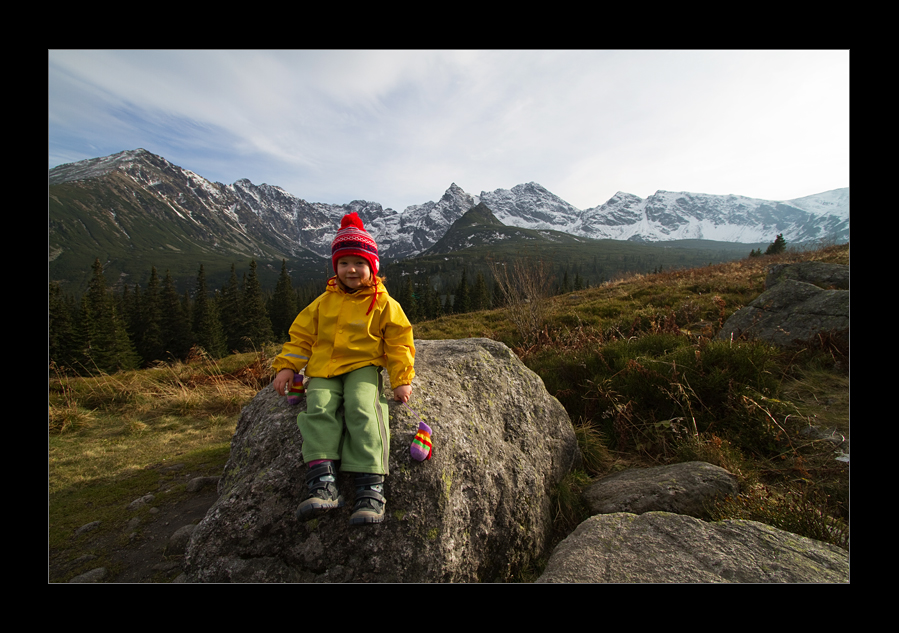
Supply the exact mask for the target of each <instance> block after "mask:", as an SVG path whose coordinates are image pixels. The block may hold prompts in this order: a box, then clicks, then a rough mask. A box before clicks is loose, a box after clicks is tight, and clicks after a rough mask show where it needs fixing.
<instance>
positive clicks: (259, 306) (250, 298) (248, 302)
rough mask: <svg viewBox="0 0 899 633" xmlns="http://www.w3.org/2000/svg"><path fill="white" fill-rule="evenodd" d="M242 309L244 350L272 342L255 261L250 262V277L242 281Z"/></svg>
mask: <svg viewBox="0 0 899 633" xmlns="http://www.w3.org/2000/svg"><path fill="white" fill-rule="evenodd" d="M242 307H243V335H244V337H245V338H246V342H245V344H244V349H245V350H251V349H254V348H258V347H260V346H261V345H264V344H265V343H270V342H272V341H273V340H274V335H273V334H272V322H271V320H270V319H269V316H268V312H267V311H266V309H265V300H264V299H263V297H262V287H261V285H260V284H259V276H258V275H257V274H256V260H255V259H254V260H252V261H251V262H250V275H249V277H247V278H246V280H245V281H244V290H243V302H242Z"/></svg>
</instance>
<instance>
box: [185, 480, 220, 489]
mask: <svg viewBox="0 0 899 633" xmlns="http://www.w3.org/2000/svg"><path fill="white" fill-rule="evenodd" d="M218 483H219V478H218V477H194V478H193V479H191V480H190V481H189V482H187V491H188V492H200V491H201V490H202V489H203V488H206V487H208V486H212V487H215V486H218Z"/></svg>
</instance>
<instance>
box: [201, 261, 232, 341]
mask: <svg viewBox="0 0 899 633" xmlns="http://www.w3.org/2000/svg"><path fill="white" fill-rule="evenodd" d="M193 319H194V321H193V331H194V340H195V341H196V343H197V345H199V346H200V347H202V348H203V349H204V350H205V351H206V353H207V354H209V355H210V356H212V357H213V358H221V357H222V356H224V355H225V353H226V349H225V335H224V333H223V331H222V323H221V321H219V315H218V308H217V306H216V302H215V301H212V300H211V299H210V298H209V296H208V295H207V292H206V273H205V271H204V270H203V264H200V272H199V273H198V274H197V290H196V296H195V297H194V311H193Z"/></svg>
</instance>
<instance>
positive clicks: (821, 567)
mask: <svg viewBox="0 0 899 633" xmlns="http://www.w3.org/2000/svg"><path fill="white" fill-rule="evenodd" d="M537 582H541V583H543V582H559V583H574V582H584V583H587V582H589V583H639V582H645V583H772V582H786V583H810V582H815V583H817V582H824V583H845V582H849V552H847V551H845V550H842V549H840V548H839V547H836V546H834V545H830V544H828V543H823V542H821V541H815V540H813V539H810V538H805V537H803V536H798V535H796V534H792V533H790V532H786V531H784V530H779V529H777V528H774V527H771V526H769V525H764V524H763V523H758V522H756V521H719V522H717V523H706V522H704V521H701V520H699V519H695V518H693V517H688V516H683V515H678V514H670V513H668V512H647V513H645V514H641V515H636V514H629V513H625V512H619V513H615V514H598V515H596V516H593V517H590V518H589V519H587V520H586V521H584V522H583V523H581V524H580V525H579V526H578V527H577V529H576V530H575V531H574V532H572V533H571V534H570V535H569V536H568V538H566V539H565V540H564V541H562V542H561V543H559V545H558V547H557V548H556V550H555V551H554V552H553V554H552V556H551V557H550V559H549V563H548V564H547V566H546V570H545V571H544V572H543V574H542V575H541V576H540V578H538V579H537Z"/></svg>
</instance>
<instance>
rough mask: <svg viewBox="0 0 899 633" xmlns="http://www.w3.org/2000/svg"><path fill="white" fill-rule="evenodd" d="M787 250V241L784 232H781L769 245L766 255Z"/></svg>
mask: <svg viewBox="0 0 899 633" xmlns="http://www.w3.org/2000/svg"><path fill="white" fill-rule="evenodd" d="M785 250H787V241H786V240H785V239H784V236H783V233H780V234H778V236H777V237H776V238H775V239H774V241H773V242H771V244H769V245H768V249H767V250H766V251H765V255H778V254H780V253H783V252H784V251H785Z"/></svg>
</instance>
